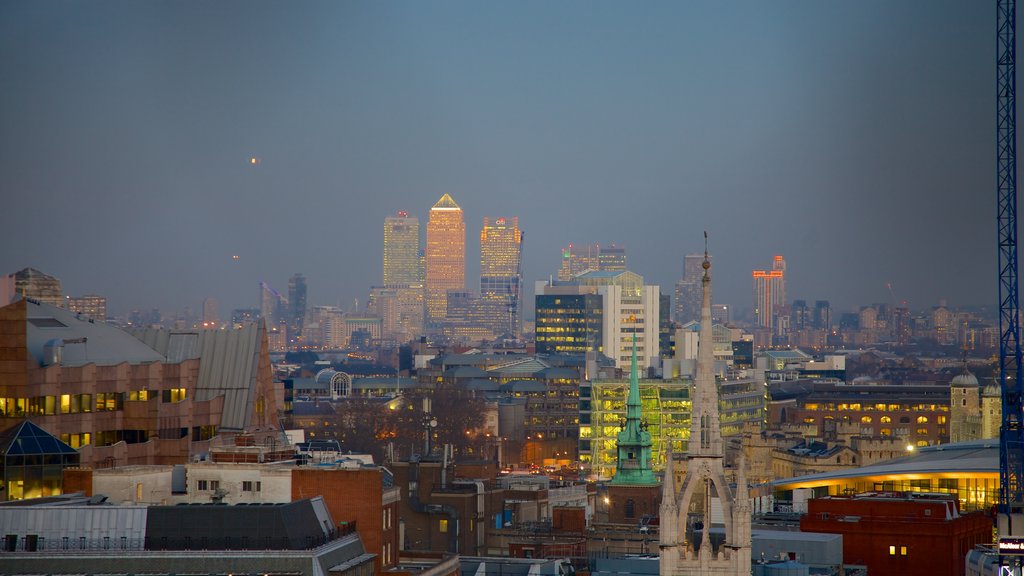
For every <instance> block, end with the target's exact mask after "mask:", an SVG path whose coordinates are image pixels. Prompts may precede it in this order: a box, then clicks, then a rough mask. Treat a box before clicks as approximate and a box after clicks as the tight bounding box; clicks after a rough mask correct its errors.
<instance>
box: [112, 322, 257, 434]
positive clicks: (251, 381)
mask: <svg viewBox="0 0 1024 576" xmlns="http://www.w3.org/2000/svg"><path fill="white" fill-rule="evenodd" d="M262 331H263V323H262V322H257V323H254V324H246V325H244V326H243V327H242V328H239V329H236V330H198V331H172V330H157V329H149V330H139V331H135V332H133V333H132V334H133V335H134V336H135V337H136V338H138V339H139V340H141V341H142V342H144V343H145V344H146V345H147V346H150V347H152V348H153V349H155V350H156V351H157V352H159V353H160V354H163V355H165V356H167V357H168V362H169V363H173V362H172V361H171V359H172V358H173V359H174V362H182V361H184V360H190V359H194V358H198V359H199V378H198V381H197V382H196V392H195V399H196V400H198V401H208V400H212V399H214V398H216V397H217V396H221V395H223V396H224V413H223V415H222V416H221V423H220V427H221V429H222V430H244V429H245V428H246V427H248V425H249V424H250V418H251V416H252V414H253V404H254V403H255V401H256V398H255V396H256V377H257V374H258V373H259V358H260V343H261V341H262V338H263V333H262Z"/></svg>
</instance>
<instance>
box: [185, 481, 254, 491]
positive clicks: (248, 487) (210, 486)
mask: <svg viewBox="0 0 1024 576" xmlns="http://www.w3.org/2000/svg"><path fill="white" fill-rule="evenodd" d="M219 489H220V480H196V490H198V491H200V492H216V491H217V490H219ZM262 490H263V483H262V482H260V481H259V480H242V492H260V491H262Z"/></svg>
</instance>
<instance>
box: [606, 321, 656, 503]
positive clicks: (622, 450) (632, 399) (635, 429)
mask: <svg viewBox="0 0 1024 576" xmlns="http://www.w3.org/2000/svg"><path fill="white" fill-rule="evenodd" d="M617 440H618V462H617V464H616V467H615V478H612V480H611V482H609V484H627V485H630V486H655V485H657V484H658V479H657V478H655V477H654V471H653V470H652V469H651V433H650V432H648V431H647V426H646V425H645V424H644V422H643V412H642V408H641V405H640V379H639V377H638V375H637V368H636V334H634V335H633V364H632V368H631V369H630V373H629V396H628V397H627V398H626V421H625V423H624V424H623V426H622V430H620V431H619V435H618V437H617Z"/></svg>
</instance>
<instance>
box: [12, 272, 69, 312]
mask: <svg viewBox="0 0 1024 576" xmlns="http://www.w3.org/2000/svg"><path fill="white" fill-rule="evenodd" d="M0 284H2V285H3V288H2V290H0V295H3V296H4V300H2V301H0V306H2V305H4V304H9V303H11V302H13V301H15V300H17V299H18V298H19V297H24V298H31V299H33V300H37V301H39V302H42V303H44V304H50V305H51V306H61V307H63V306H64V304H65V302H64V292H63V291H62V290H61V287H60V280H58V279H56V278H54V277H53V276H50V275H49V274H44V273H42V272H40V271H39V270H36V269H35V268H25V269H22V270H19V271H17V272H15V273H14V274H8V275H7V276H5V277H4V278H3V282H2V283H0ZM12 288H13V292H12V291H11V290H12Z"/></svg>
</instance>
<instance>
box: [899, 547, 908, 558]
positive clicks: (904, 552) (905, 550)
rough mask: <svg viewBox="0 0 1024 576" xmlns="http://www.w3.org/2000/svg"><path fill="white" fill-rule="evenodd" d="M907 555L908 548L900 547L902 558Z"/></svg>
mask: <svg viewBox="0 0 1024 576" xmlns="http://www.w3.org/2000/svg"><path fill="white" fill-rule="evenodd" d="M906 555H907V547H906V546H900V556H906Z"/></svg>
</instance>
